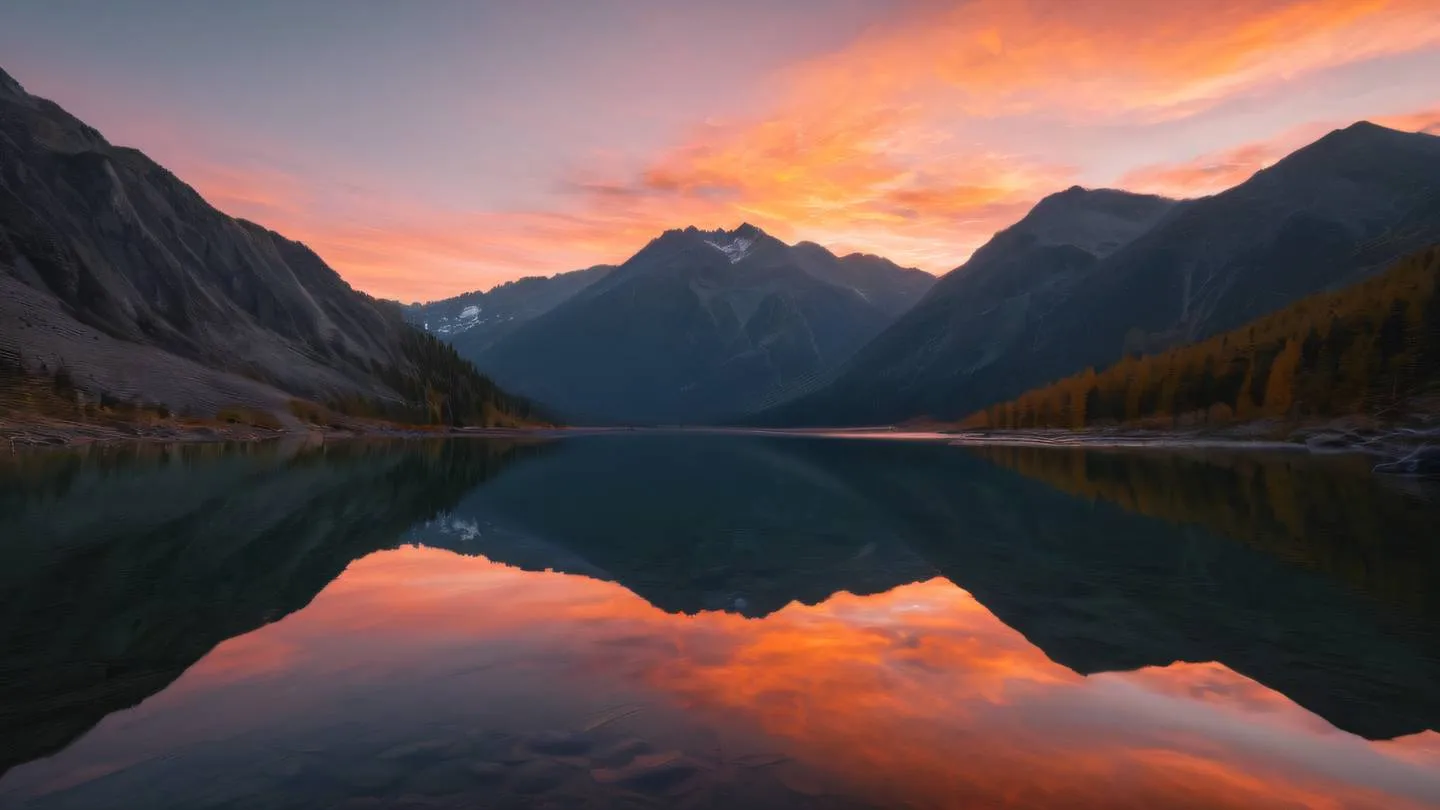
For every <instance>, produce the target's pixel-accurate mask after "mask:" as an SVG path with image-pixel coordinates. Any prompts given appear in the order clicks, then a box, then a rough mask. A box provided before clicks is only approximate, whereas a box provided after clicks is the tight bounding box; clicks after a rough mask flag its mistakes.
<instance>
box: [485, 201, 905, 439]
mask: <svg viewBox="0 0 1440 810" xmlns="http://www.w3.org/2000/svg"><path fill="white" fill-rule="evenodd" d="M933 281H934V279H933V277H931V276H929V275H928V274H926V273H923V272H921V271H919V270H908V269H904V268H901V267H898V266H896V265H894V264H892V263H890V262H888V261H885V260H884V259H879V258H876V257H873V256H859V255H856V256H847V257H843V258H841V257H837V256H835V255H834V254H832V253H830V252H829V251H827V250H825V249H824V248H821V247H820V246H818V245H813V244H802V245H797V246H791V245H787V244H785V243H784V242H781V241H780V240H778V239H775V238H774V237H772V236H770V235H768V234H766V233H764V232H763V231H761V230H760V229H758V228H755V227H753V226H750V225H744V226H742V227H740V228H738V229H736V230H734V231H701V230H698V229H696V228H688V229H685V230H673V231H667V232H666V233H664V234H662V235H661V236H660V237H658V238H656V239H655V240H653V241H652V242H651V243H650V244H649V245H647V246H646V247H645V248H644V249H642V250H641V251H640V252H639V253H637V254H636V255H635V256H633V257H632V258H631V259H630V260H629V261H627V262H625V263H624V264H622V265H621V266H620V267H618V268H616V269H614V270H613V271H611V272H609V273H608V274H606V275H605V277H604V278H602V279H601V280H599V281H597V282H596V283H594V284H592V285H590V286H589V287H586V288H585V289H584V290H582V291H580V292H579V293H577V294H576V295H575V296H573V297H572V298H570V299H569V300H568V301H566V302H565V303H563V304H561V305H559V306H557V307H555V308H554V309H553V310H551V311H550V312H547V313H546V314H544V315H542V316H540V317H538V318H535V319H534V320H532V321H530V322H529V323H526V324H524V325H523V326H521V327H520V328H519V329H517V330H515V331H514V332H513V333H512V334H510V335H508V336H506V337H504V338H503V339H501V340H499V341H498V342H496V343H495V344H494V345H493V346H491V347H490V348H489V349H487V350H485V351H483V352H480V353H478V354H476V355H474V356H473V358H472V359H474V360H475V362H476V364H477V365H478V366H479V367H480V368H481V369H482V370H483V371H485V372H486V373H487V374H491V375H493V376H494V377H495V379H496V380H497V381H499V382H500V383H501V384H502V385H505V386H507V387H509V388H511V389H513V390H515V391H517V392H519V393H521V394H523V395H526V396H529V397H533V398H535V399H538V400H541V401H543V402H545V403H546V404H547V405H549V406H551V407H553V408H554V409H555V410H556V411H557V413H559V414H560V415H561V416H562V417H564V418H566V419H568V420H572V421H589V422H618V423H655V422H659V423H674V422H687V423H693V422H705V421H709V420H714V419H720V418H724V417H727V416H733V415H737V414H740V413H743V412H745V411H747V410H754V409H756V408H758V407H760V406H762V405H764V404H766V403H769V402H775V401H779V400H780V399H781V398H783V397H784V396H785V395H786V394H787V392H791V391H793V390H795V389H796V388H797V387H799V386H803V385H805V384H807V383H809V382H811V381H813V380H815V379H816V378H817V377H821V376H823V375H825V374H827V373H828V372H829V371H830V370H831V369H834V368H836V367H838V366H839V365H840V363H842V362H843V361H844V360H845V359H846V358H848V357H849V356H850V355H851V353H853V352H854V351H855V350H856V349H858V348H859V347H860V346H861V345H863V344H864V343H865V342H866V341H867V340H869V339H870V338H871V337H873V336H875V335H876V334H878V333H879V332H880V330H881V329H883V328H884V327H885V326H886V324H888V323H889V322H890V321H891V320H893V319H894V318H895V317H896V316H897V315H899V314H900V313H901V312H902V311H903V310H904V309H905V307H906V306H907V305H908V304H909V303H910V302H912V301H914V300H916V299H918V298H919V297H920V295H921V294H923V292H924V290H926V289H928V287H929V286H930V284H931V283H933Z"/></svg>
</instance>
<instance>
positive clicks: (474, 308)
mask: <svg viewBox="0 0 1440 810" xmlns="http://www.w3.org/2000/svg"><path fill="white" fill-rule="evenodd" d="M614 269H615V267H614V266H613V265H608V264H601V265H596V266H595V267H589V268H586V269H584V270H574V271H572V272H569V273H558V274H556V275H553V276H549V277H546V276H528V277H526V278H521V279H516V280H515V281H507V282H505V283H504V284H501V285H500V286H498V287H495V288H493V289H491V290H490V291H489V292H479V291H477V292H469V293H465V294H464V295H457V296H455V297H454V298H446V299H443V300H440V301H431V302H429V303H425V304H411V305H409V306H406V307H405V308H404V312H405V320H406V321H408V322H409V323H411V324H412V325H414V326H418V327H420V328H421V329H424V330H425V331H427V332H430V333H431V334H433V335H437V336H439V337H440V338H441V339H443V340H447V341H449V342H450V344H451V345H453V346H454V347H455V349H456V351H458V352H460V354H461V355H463V356H466V357H471V356H475V355H478V354H479V353H481V352H483V351H485V350H486V349H488V348H490V346H491V345H493V344H494V343H495V341H497V340H499V339H500V338H502V337H504V336H505V335H508V334H510V333H511V332H513V331H514V330H515V329H517V328H519V327H520V326H521V325H523V324H525V323H526V322H528V321H530V320H532V319H534V318H537V317H539V316H541V315H544V314H545V313H546V312H549V311H550V310H552V309H554V308H555V307H557V306H559V305H560V304H562V303H564V302H565V301H566V300H567V299H569V298H570V297H571V296H573V295H574V294H576V293H578V292H580V291H581V290H583V289H585V288H586V287H588V286H590V285H591V284H594V283H595V282H596V281H599V280H600V279H602V278H604V277H605V274H606V273H608V272H610V271H611V270H614Z"/></svg>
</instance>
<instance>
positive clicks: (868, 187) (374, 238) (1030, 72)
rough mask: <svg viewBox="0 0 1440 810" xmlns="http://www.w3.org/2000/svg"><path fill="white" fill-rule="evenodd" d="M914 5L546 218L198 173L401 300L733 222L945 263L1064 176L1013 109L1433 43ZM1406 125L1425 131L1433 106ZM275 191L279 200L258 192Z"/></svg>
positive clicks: (1388, 26)
mask: <svg viewBox="0 0 1440 810" xmlns="http://www.w3.org/2000/svg"><path fill="white" fill-rule="evenodd" d="M916 8H917V9H918V10H916V11H913V12H912V13H911V14H910V15H908V16H906V17H903V18H899V19H897V20H896V21H894V22H893V23H892V24H890V25H886V26H881V27H876V28H874V29H872V30H870V31H868V32H866V33H865V34H863V35H862V36H860V37H859V38H857V39H856V40H855V41H854V42H852V43H851V44H850V45H849V46H847V47H844V48H842V49H840V50H838V51H836V52H834V53H831V54H828V55H825V56H823V57H820V58H816V59H813V60H809V61H806V62H803V63H801V64H798V65H796V66H794V67H792V68H790V69H788V70H786V71H784V72H783V73H782V74H781V75H778V76H776V77H775V80H774V82H773V84H772V86H771V87H768V88H765V89H766V91H767V93H768V94H769V95H771V96H773V97H774V98H775V99H776V101H775V103H774V104H773V105H772V106H771V107H770V108H769V111H768V112H766V113H764V114H760V115H756V116H754V117H749V118H743V119H736V120H724V119H717V120H711V121H708V122H706V123H705V124H704V125H701V126H697V127H696V128H695V129H694V130H693V131H691V132H690V133H689V134H688V136H687V137H686V138H685V139H684V140H683V141H682V142H680V143H677V144H676V145H675V146H674V147H673V148H671V149H669V150H666V151H664V152H663V153H661V154H658V155H654V156H651V157H650V158H648V159H643V160H641V161H640V162H639V163H638V164H636V165H630V166H628V167H624V168H617V167H615V166H614V165H613V161H611V160H608V159H607V160H606V161H605V163H607V164H612V165H610V166H609V167H608V168H591V169H589V170H585V171H580V172H576V173H572V174H571V176H569V177H568V178H566V179H564V181H563V182H561V183H560V186H559V188H557V189H556V191H557V192H558V193H559V195H560V197H559V199H558V200H557V202H556V204H555V206H554V207H553V208H551V209H548V210H517V211H487V212H460V211H453V210H434V208H433V206H430V205H426V204H423V203H414V202H405V201H402V200H398V199H396V198H394V197H393V195H375V197H376V199H373V200H363V201H360V202H359V204H358V205H354V206H353V207H347V208H345V209H344V210H342V211H340V212H338V213H337V212H335V211H331V210H329V209H328V208H327V209H326V213H324V214H323V215H322V214H320V213H317V212H316V211H314V210H295V208H294V206H293V205H287V202H289V201H291V200H294V199H297V198H301V199H303V195H300V194H298V193H294V192H292V191H291V190H290V189H289V187H288V186H287V185H286V182H285V181H284V180H277V179H274V178H267V177H258V178H240V177H224V176H221V177H213V178H207V177H203V176H199V177H197V179H196V184H197V185H198V186H200V187H201V188H202V191H205V192H206V193H207V194H211V195H213V196H214V197H215V199H216V200H217V201H219V202H221V203H222V205H225V206H230V207H231V208H233V210H235V211H236V212H237V213H240V214H242V215H246V216H258V217H260V218H261V219H260V221H262V222H264V223H265V224H267V225H271V226H273V227H275V228H276V229H277V230H280V231H281V232H282V233H285V234H287V235H291V236H294V237H296V238H299V239H301V240H303V241H305V242H306V243H307V244H310V245H311V246H312V247H313V248H315V249H316V250H317V252H319V253H320V255H321V256H323V257H325V258H326V259H327V260H328V261H330V262H331V263H332V264H333V265H334V266H335V267H336V268H337V269H339V270H340V271H341V272H342V273H343V274H344V275H345V276H346V278H347V279H349V280H350V281H351V282H352V283H354V284H355V285H356V286H358V287H360V288H362V289H365V290H368V291H371V292H373V293H376V294H379V295H385V296H392V297H403V298H406V299H411V298H420V297H435V296H443V295H449V294H454V293H457V292H460V291H463V290H468V289H474V288H477V287H485V286H489V285H491V284H494V283H497V282H499V281H502V280H505V279H509V278H513V277H515V276H517V275H522V274H536V273H542V274H549V273H554V272H559V271H563V270H569V269H575V268H578V267H583V266H587V265H590V264H595V263H599V262H618V261H622V260H623V259H625V258H626V257H628V255H629V254H630V253H631V252H632V251H634V250H635V249H637V248H638V247H640V246H641V245H643V244H644V243H645V242H646V241H647V240H648V239H649V238H650V237H652V236H653V235H654V234H655V233H657V232H658V231H660V230H662V229H664V228H666V227H678V226H684V225H690V224H698V225H703V226H710V227H715V226H733V225H735V224H738V223H739V222H740V221H742V220H748V221H751V222H754V223H755V224H757V225H759V226H761V227H763V228H765V229H767V230H769V231H771V232H773V233H775V234H776V235H777V236H780V237H781V238H786V239H792V240H798V239H809V240H813V241H818V242H820V243H822V244H826V245H827V246H830V247H832V248H833V249H836V250H839V251H841V252H848V251H864V252H872V253H879V254H882V255H885V256H887V257H889V258H891V259H894V260H896V261H898V262H900V263H902V264H909V265H914V266H918V267H921V268H923V269H926V270H929V271H932V272H944V271H947V270H949V269H951V268H953V267H955V266H957V265H959V264H960V263H962V262H963V261H964V260H965V259H966V258H968V256H969V254H970V253H971V252H973V250H974V249H975V248H977V247H978V246H979V245H981V244H983V243H984V242H985V241H986V240H987V239H988V238H989V237H990V236H991V235H992V234H993V233H994V232H995V231H997V230H999V229H1001V228H1004V227H1006V226H1008V225H1009V224H1011V223H1013V222H1014V221H1015V220H1016V219H1018V218H1019V217H1020V216H1021V215H1022V214H1023V213H1024V212H1025V211H1026V210H1027V209H1028V208H1029V206H1030V205H1032V204H1033V203H1034V202H1035V201H1037V200H1038V199H1039V198H1040V197H1042V196H1044V195H1045V194H1048V193H1050V192H1052V191H1055V190H1057V189H1059V188H1063V187H1064V186H1066V185H1069V184H1070V183H1072V182H1074V179H1075V176H1076V175H1077V174H1078V173H1079V167H1076V166H1072V165H1068V164H1067V163H1066V162H1065V161H1063V160H1057V159H1055V158H1054V157H1053V156H1052V155H1053V154H1064V153H1065V150H1064V149H1053V150H1052V149H1046V150H1045V152H1046V153H1045V154H1035V153H1031V152H1026V151H1024V150H1021V149H1018V148H1010V147H1009V146H1008V145H1007V144H1005V143H1004V142H1003V141H1002V140H997V139H999V138H1001V137H1002V136H997V135H996V134H995V130H994V127H993V126H991V125H989V124H987V122H994V121H996V120H998V119H1002V118H1003V119H1006V120H1007V121H1009V120H1011V119H1016V120H1018V117H1020V116H1024V117H1025V121H1024V122H1023V126H1025V127H1028V128H1029V129H1031V130H1034V129H1035V128H1037V127H1041V126H1046V127H1049V128H1050V129H1051V130H1053V134H1054V138H1055V141H1056V144H1057V145H1063V140H1064V139H1065V138H1066V137H1067V128H1068V127H1072V126H1085V127H1093V126H1106V127H1126V126H1144V125H1146V124H1150V123H1154V122H1157V121H1170V120H1175V119H1179V118H1184V117H1187V116H1192V115H1195V114H1198V113H1200V112H1203V111H1206V110H1210V109H1212V108H1214V107H1216V106H1217V105H1219V104H1220V103H1222V102H1225V101H1228V100H1232V99H1235V98H1237V97H1239V96H1244V95H1247V94H1256V93H1262V92H1267V91H1272V90H1274V89H1275V88H1277V87H1279V86H1281V85H1284V84H1285V83H1288V82H1294V81H1297V80H1299V79H1302V78H1303V77H1306V76H1308V75H1311V74H1315V73H1318V72H1320V71H1324V70H1327V69H1332V68H1336V67H1339V66H1344V65H1348V64H1353V63H1357V62H1360V61H1364V60H1368V59H1373V58H1377V57H1381V56H1387V55H1394V54H1399V53H1408V52H1413V51H1417V50H1420V49H1425V48H1431V47H1435V46H1437V45H1440V6H1437V5H1436V3H1435V2H1434V1H1433V0H1258V1H1257V0H1205V2H1200V0H1184V1H1177V2H1167V3H1155V2H1150V1H1149V0H1094V1H1093V2H1084V3H1080V2H1073V0H969V1H968V2H937V3H926V4H921V5H919V6H918V7H916ZM1345 123H1349V122H1345ZM1016 125H1017V126H1019V125H1022V124H1016ZM1403 125H1405V126H1407V127H1412V126H1413V127H1414V128H1418V129H1427V130H1430V131H1436V130H1437V129H1440V118H1437V116H1436V115H1435V114H1434V113H1431V114H1429V115H1428V116H1424V117H1418V118H1415V119H1413V120H1409V119H1407V120H1406V121H1405V122H1404V123H1403ZM987 127H988V128H987ZM1119 137H1123V135H1121V136H1119ZM1298 145H1299V143H1296V142H1293V141H1291V140H1285V139H1280V140H1277V141H1274V142H1266V143H1252V144H1246V145H1241V146H1237V147H1231V148H1227V149H1223V150H1221V151H1219V152H1217V153H1215V154H1213V155H1208V156H1202V157H1201V158H1197V159H1195V160H1193V161H1190V162H1186V163H1180V164H1176V165H1168V166H1152V167H1144V168H1140V169H1137V170H1135V171H1134V172H1132V173H1131V174H1130V175H1127V177H1126V178H1125V180H1126V183H1128V184H1131V185H1133V186H1134V187H1136V188H1137V190H1145V191H1156V192H1161V193H1167V194H1172V195H1177V196H1194V195H1196V194H1205V193H1212V192H1214V191H1218V190H1220V189H1222V188H1224V187H1227V186H1230V185H1233V184H1234V183H1236V182H1239V181H1241V180H1243V179H1245V178H1246V177H1248V176H1249V174H1251V173H1253V172H1254V171H1255V170H1257V169H1259V168H1262V167H1263V166H1265V165H1267V164H1268V163H1270V162H1273V161H1274V160H1275V159H1277V158H1278V157H1279V156H1280V155H1282V154H1283V153H1284V152H1285V151H1288V149H1287V148H1286V147H1290V148H1293V146H1298ZM272 181H273V183H274V187H275V188H279V189H283V190H284V191H281V192H275V191H269V190H267V189H266V188H265V187H266V186H269V185H270V184H271V183H272ZM212 189H213V190H212ZM377 201H378V202H377ZM348 202H354V201H348ZM252 212H253V213H252Z"/></svg>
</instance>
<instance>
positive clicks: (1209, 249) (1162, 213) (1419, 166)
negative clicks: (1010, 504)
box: [760, 123, 1440, 423]
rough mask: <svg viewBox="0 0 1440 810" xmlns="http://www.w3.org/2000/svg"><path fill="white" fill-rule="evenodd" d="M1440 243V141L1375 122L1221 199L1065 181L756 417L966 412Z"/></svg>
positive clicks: (1206, 331)
mask: <svg viewBox="0 0 1440 810" xmlns="http://www.w3.org/2000/svg"><path fill="white" fill-rule="evenodd" d="M1437 238H1440V138H1436V137H1433V136H1430V135H1423V134H1412V133H1401V132H1395V131H1392V130H1387V129H1384V128H1382V127H1378V126H1375V125H1373V124H1368V123H1361V124H1356V125H1354V126H1352V127H1349V128H1347V129H1344V130H1340V131H1337V132H1333V133H1331V134H1329V135H1327V136H1326V137H1324V138H1322V139H1321V140H1319V141H1318V142H1316V143H1314V144H1312V145H1310V146H1308V147H1305V148H1304V149H1301V150H1299V151H1298V152H1296V153H1294V154H1292V155H1290V156H1289V157H1287V158H1286V159H1284V160H1282V161H1280V162H1279V163H1277V164H1276V165H1274V166H1272V167H1271V168H1269V169H1266V170H1264V171H1261V172H1259V173H1258V174H1256V175H1255V176H1254V177H1253V178H1251V179H1250V180H1248V181H1246V182H1245V183H1243V184H1241V185H1239V186H1237V187H1235V188H1233V189H1231V190H1229V191H1226V192H1224V193H1221V194H1217V195H1215V196H1213V197H1207V198H1203V199H1199V200H1193V201H1188V202H1183V203H1178V204H1177V203H1171V202H1169V201H1166V200H1161V199H1157V198H1153V197H1136V196H1135V195H1129V194H1125V193H1123V192H1111V191H1105V192H1085V191H1083V190H1080V189H1071V190H1070V191H1067V192H1063V193H1061V194H1058V195H1054V196H1052V197H1049V198H1047V199H1046V200H1044V201H1042V202H1041V203H1040V204H1039V205H1038V206H1036V208H1035V209H1034V211H1032V212H1031V214H1030V215H1029V216H1027V217H1026V218H1025V219H1024V220H1022V221H1021V222H1020V223H1018V224H1017V225H1016V226H1014V227H1012V228H1010V229H1008V230H1006V231H1003V232H1001V233H1000V234H997V235H996V237H995V238H994V239H993V240H992V241H991V242H990V243H989V244H987V245H986V246H985V247H984V248H982V249H981V250H980V251H978V252H977V253H976V254H975V256H974V258H972V259H971V260H970V261H969V262H967V263H966V264H965V265H964V266H962V267H960V268H959V269H957V270H955V271H953V272H952V273H950V274H949V275H947V276H946V277H944V278H943V279H942V280H941V281H940V282H939V283H937V284H936V286H935V288H934V289H933V290H932V291H931V293H930V295H928V296H927V297H926V299H925V300H924V301H922V302H921V303H920V304H919V305H917V306H916V307H915V308H914V309H913V310H911V311H910V312H909V313H908V314H907V315H905V316H904V317H903V318H901V319H900V320H899V321H897V322H896V323H895V324H894V325H892V326H891V327H890V328H889V329H887V330H886V331H885V333H884V334H882V335H881V336H880V337H878V338H877V339H876V340H875V341H873V342H872V343H871V344H870V345H868V346H866V347H865V348H864V349H863V350H862V351H860V352H859V353H857V355H856V356H855V358H854V359H853V360H852V361H851V362H850V363H848V364H847V365H846V367H845V368H844V369H843V370H842V371H841V372H840V373H839V374H838V375H837V379H836V380H835V382H834V383H833V384H832V385H830V386H828V387H827V388H826V389H824V390H822V391H819V392H816V393H814V394H813V395H811V396H809V397H806V398H803V399H799V400H796V401H794V402H791V403H787V404H786V405H785V406H783V407H781V408H779V409H776V410H775V411H774V412H772V413H769V414H764V415H762V416H761V417H760V418H761V419H762V420H765V421H775V422H790V423H879V422H892V421H899V420H904V419H906V418H910V417H915V416H921V415H930V416H937V417H944V418H953V417H958V416H962V415H964V414H966V413H969V412H972V411H974V410H976V409H977V408H980V407H984V406H985V405H988V404H991V403H993V402H997V401H1001V400H1005V399H1009V398H1010V397H1012V396H1015V395H1016V394H1019V393H1021V392H1022V391H1024V390H1026V389H1028V388H1031V387H1034V386H1035V385H1038V384H1041V383H1045V382H1048V381H1050V380H1053V379H1057V378H1059V377H1062V376H1065V375H1067V374H1070V373H1073V372H1075V371H1079V370H1080V369H1082V368H1084V367H1085V366H1087V365H1096V366H1103V365H1108V364H1109V363H1111V362H1114V361H1115V360H1117V359H1119V358H1120V357H1121V356H1122V355H1123V354H1124V353H1125V352H1126V351H1137V350H1154V349H1157V348H1162V347H1165V346H1168V345H1172V344H1175V343H1179V342H1184V341H1189V340H1195V339H1197V338H1202V337H1206V336H1209V335H1212V334H1215V333H1217V332H1220V331H1223V330H1225V329H1228V328H1232V327H1234V326H1238V325H1239V324H1242V323H1244V322H1246V321H1248V320H1250V319H1252V318H1254V317H1255V316H1257V315H1260V314H1263V313H1265V312H1268V311H1271V310H1273V309H1276V308H1279V307H1282V306H1284V305H1286V304H1288V303H1291V302H1292V301H1294V300H1296V299H1298V298H1300V297H1303V296H1305V295H1308V294H1310V293H1313V292H1316V291H1319V290H1322V289H1327V288H1330V287H1333V286H1336V285H1340V284H1343V283H1346V282H1348V281H1351V280H1354V279H1355V278H1357V277H1360V276H1362V275H1364V274H1366V273H1369V272H1372V271H1374V270H1376V269H1378V268H1380V267H1382V266H1384V265H1385V264H1387V263H1388V262H1390V261H1392V260H1393V259H1395V258H1396V257H1398V256H1400V255H1403V254H1405V253H1408V252H1411V251H1413V250H1415V249H1418V248H1420V247H1423V246H1425V245H1426V244H1430V243H1432V242H1434V241H1436V240H1437Z"/></svg>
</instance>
